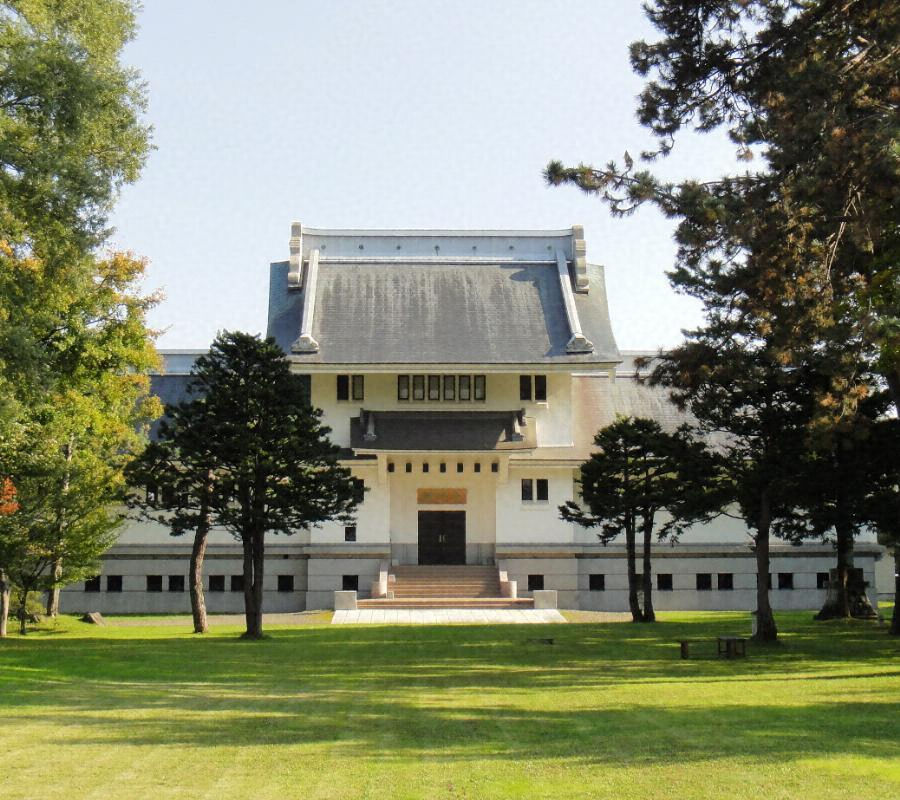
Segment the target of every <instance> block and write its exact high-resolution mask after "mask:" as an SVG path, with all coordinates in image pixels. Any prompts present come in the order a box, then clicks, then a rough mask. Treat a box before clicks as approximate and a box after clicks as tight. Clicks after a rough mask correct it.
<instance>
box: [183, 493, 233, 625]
mask: <svg viewBox="0 0 900 800" xmlns="http://www.w3.org/2000/svg"><path fill="white" fill-rule="evenodd" d="M209 492H210V485H209V480H208V481H207V484H206V486H204V488H203V496H202V497H201V498H200V519H199V521H198V523H197V530H196V531H194V546H193V548H192V549H191V569H190V577H189V579H188V580H189V581H190V590H191V614H192V615H193V617H194V633H206V632H207V631H208V630H209V621H208V620H207V618H206V599H205V598H204V596H203V558H204V556H205V555H206V540H207V537H208V536H209V528H210V523H209ZM245 580H246V578H245Z"/></svg>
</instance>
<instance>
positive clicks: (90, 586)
mask: <svg viewBox="0 0 900 800" xmlns="http://www.w3.org/2000/svg"><path fill="white" fill-rule="evenodd" d="M84 590H85V591H86V592H99V591H100V576H99V575H95V576H94V577H93V578H88V579H87V580H86V581H85V582H84Z"/></svg>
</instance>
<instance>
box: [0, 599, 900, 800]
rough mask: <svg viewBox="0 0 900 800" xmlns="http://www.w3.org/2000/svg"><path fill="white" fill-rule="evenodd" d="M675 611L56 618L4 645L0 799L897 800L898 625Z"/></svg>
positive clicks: (0, 660) (0, 659)
mask: <svg viewBox="0 0 900 800" xmlns="http://www.w3.org/2000/svg"><path fill="white" fill-rule="evenodd" d="M661 618H662V621H661V622H660V623H658V624H657V625H655V626H635V625H632V624H606V625H590V624H569V625H555V626H547V627H541V626H533V625H522V626H502V627H500V626H498V627H490V626H473V627H463V626H444V627H438V626H435V627H418V626H417V627H412V626H398V627H380V626H378V627H377V626H361V627H345V626H334V627H330V626H325V625H310V626H304V627H298V628H272V629H270V638H268V639H267V640H265V641H262V642H244V641H239V640H237V639H236V637H235V634H236V632H237V630H238V629H237V628H233V627H232V628H217V629H215V631H214V632H213V633H212V634H210V635H208V636H206V637H197V636H192V635H191V634H189V633H187V632H185V633H182V632H180V631H178V630H177V629H175V630H173V628H172V627H171V626H165V625H159V626H152V625H151V626H149V627H128V628H125V627H123V628H112V627H107V628H96V627H92V626H88V625H85V624H83V623H80V622H77V621H75V620H73V619H63V620H61V621H60V622H59V623H58V625H57V627H56V628H51V627H47V628H45V629H44V630H42V631H38V632H36V633H33V634H30V635H29V636H27V637H26V638H24V639H22V638H18V637H12V638H10V639H9V640H7V641H5V642H0V752H2V764H3V766H2V772H0V797H2V798H3V799H4V800H15V799H18V798H40V800H52V799H53V798H68V799H72V798H76V799H77V800H81V798H98V799H99V798H102V799H103V800H109V798H125V800H129V799H130V798H153V800H162V799H163V798H217V800H218V798H229V800H230V799H232V798H259V799H260V800H262V799H263V798H272V799H273V800H274V799H275V798H278V799H279V800H280V799H281V798H295V797H296V798H310V799H311V800H315V799H317V798H341V800H343V799H344V798H377V800H394V799H395V798H428V799H431V798H513V797H515V798H518V797H522V798H529V799H530V800H535V799H537V798H561V799H565V800H567V799H568V798H701V797H702V798H721V797H730V798H751V797H752V798H766V800H776V799H777V798H810V799H811V800H812V799H815V800H826V799H827V798H841V800H846V798H848V797H854V798H865V800H874V799H875V798H885V800H887V798H892V799H895V798H897V797H900V642H898V641H897V639H895V638H893V639H892V638H891V637H888V636H887V635H886V634H885V630H884V628H879V627H878V626H877V625H875V624H873V623H849V624H848V623H812V622H811V621H810V614H793V615H779V617H778V621H779V624H780V626H781V627H782V631H783V633H784V635H783V642H782V643H781V644H780V645H777V646H772V647H752V646H751V648H749V651H748V657H747V659H746V660H736V661H719V660H717V659H716V658H715V657H714V651H715V644H714V640H713V637H715V636H716V635H717V634H728V633H731V634H734V633H744V632H745V631H746V629H747V627H748V624H749V623H748V616H747V615H746V614H728V613H718V614H699V613H698V614H663V615H661ZM151 622H152V621H151ZM542 637H554V638H555V643H554V644H552V645H548V644H546V643H544V642H542V641H540V639H541V638H542ZM682 637H690V638H692V639H694V640H697V641H698V642H699V643H700V644H699V645H698V650H699V653H698V655H699V657H698V658H697V659H694V660H690V661H681V660H679V658H678V647H677V644H675V642H676V640H677V639H679V638H682Z"/></svg>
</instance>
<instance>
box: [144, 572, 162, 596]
mask: <svg viewBox="0 0 900 800" xmlns="http://www.w3.org/2000/svg"><path fill="white" fill-rule="evenodd" d="M147 591H148V592H161V591H162V575H148V576H147Z"/></svg>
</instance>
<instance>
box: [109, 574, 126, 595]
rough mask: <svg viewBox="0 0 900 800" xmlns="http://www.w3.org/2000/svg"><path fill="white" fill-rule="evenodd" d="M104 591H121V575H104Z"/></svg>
mask: <svg viewBox="0 0 900 800" xmlns="http://www.w3.org/2000/svg"><path fill="white" fill-rule="evenodd" d="M106 591H107V592H121V591H122V576H121V575H107V576H106Z"/></svg>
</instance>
